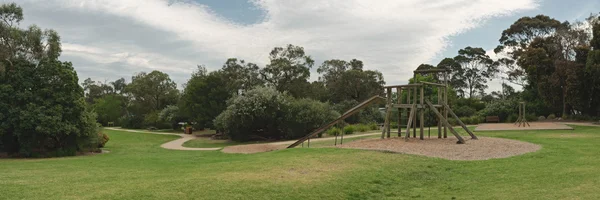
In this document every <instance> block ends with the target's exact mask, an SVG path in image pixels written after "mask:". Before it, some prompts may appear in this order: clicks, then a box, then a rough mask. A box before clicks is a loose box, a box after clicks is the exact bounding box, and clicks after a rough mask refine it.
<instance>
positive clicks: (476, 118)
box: [470, 116, 483, 124]
mask: <svg viewBox="0 0 600 200" xmlns="http://www.w3.org/2000/svg"><path fill="white" fill-rule="evenodd" d="M470 120H471V123H470V124H479V123H481V122H482V121H483V119H482V118H481V117H479V116H472V117H471V119H470Z"/></svg>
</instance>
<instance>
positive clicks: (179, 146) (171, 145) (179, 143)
mask: <svg viewBox="0 0 600 200" xmlns="http://www.w3.org/2000/svg"><path fill="white" fill-rule="evenodd" d="M105 129H108V130H116V131H127V132H134V133H150V134H157V135H176V136H179V137H181V138H179V139H176V140H173V141H170V142H167V143H164V144H162V145H160V147H162V148H165V149H172V150H187V151H216V150H220V149H222V148H191V147H184V146H183V143H185V142H187V141H190V140H193V139H196V136H193V135H187V134H177V133H160V132H151V131H139V130H130V129H122V128H108V127H106V128H105Z"/></svg>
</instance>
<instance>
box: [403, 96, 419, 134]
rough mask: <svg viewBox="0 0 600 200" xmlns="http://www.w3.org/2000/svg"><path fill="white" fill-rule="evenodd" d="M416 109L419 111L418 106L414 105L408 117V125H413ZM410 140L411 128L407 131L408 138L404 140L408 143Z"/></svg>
mask: <svg viewBox="0 0 600 200" xmlns="http://www.w3.org/2000/svg"><path fill="white" fill-rule="evenodd" d="M416 109H417V104H413V105H412V106H411V108H410V114H409V115H408V123H407V124H412V121H413V120H414V116H415V110H416ZM408 138H410V128H407V129H406V137H405V138H404V139H405V140H406V141H408Z"/></svg>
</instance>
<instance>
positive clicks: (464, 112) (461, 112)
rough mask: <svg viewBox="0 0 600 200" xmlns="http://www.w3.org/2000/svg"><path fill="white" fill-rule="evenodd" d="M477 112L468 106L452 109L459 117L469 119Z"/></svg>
mask: <svg viewBox="0 0 600 200" xmlns="http://www.w3.org/2000/svg"><path fill="white" fill-rule="evenodd" d="M476 112H477V110H475V108H471V107H469V106H461V107H458V108H456V109H454V113H455V114H456V115H457V116H459V117H470V116H473V115H474V114H475V113H476Z"/></svg>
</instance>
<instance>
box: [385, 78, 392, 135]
mask: <svg viewBox="0 0 600 200" xmlns="http://www.w3.org/2000/svg"><path fill="white" fill-rule="evenodd" d="M385 118H386V119H388V120H387V122H388V125H387V129H386V131H387V137H388V138H390V132H391V130H390V129H391V128H392V126H391V123H392V120H391V118H392V88H388V89H387V113H386V115H385Z"/></svg>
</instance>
